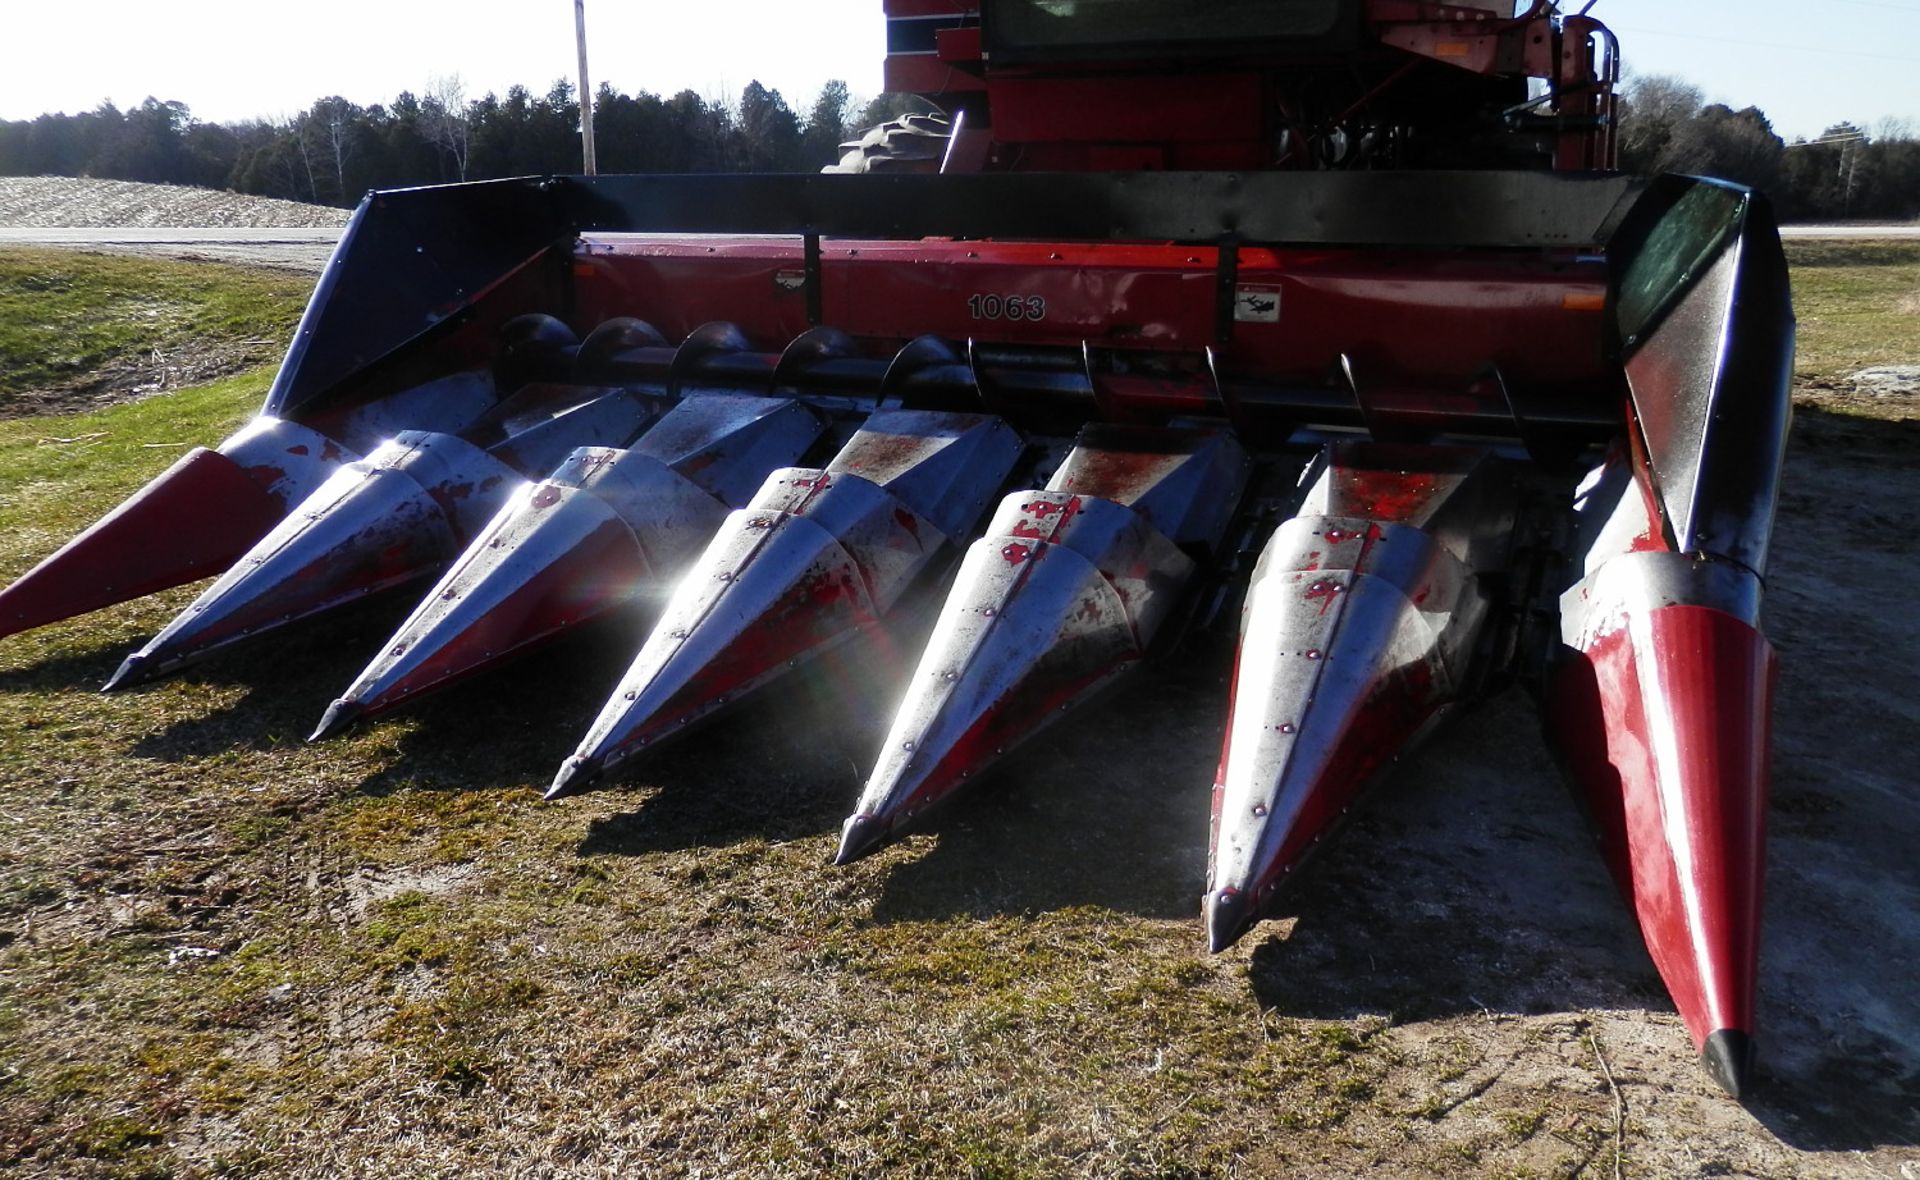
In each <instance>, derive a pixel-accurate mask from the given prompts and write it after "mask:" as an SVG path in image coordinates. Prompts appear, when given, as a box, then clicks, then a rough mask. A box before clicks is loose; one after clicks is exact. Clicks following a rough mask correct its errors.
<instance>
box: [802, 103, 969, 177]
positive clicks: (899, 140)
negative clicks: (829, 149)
mask: <svg viewBox="0 0 1920 1180" xmlns="http://www.w3.org/2000/svg"><path fill="white" fill-rule="evenodd" d="M952 134H953V124H952V123H950V122H948V120H947V117H946V116H945V115H902V116H900V117H899V118H898V119H889V120H887V121H886V122H885V123H882V124H880V125H879V126H878V127H875V128H873V129H871V130H869V131H868V132H867V133H866V134H865V135H863V136H861V137H860V138H859V139H856V140H850V141H848V142H847V143H843V144H841V145H840V162H839V163H838V164H829V165H827V166H826V167H825V168H822V169H821V171H822V172H938V171H940V160H941V158H942V157H943V156H945V155H946V153H947V138H948V136H950V135H952Z"/></svg>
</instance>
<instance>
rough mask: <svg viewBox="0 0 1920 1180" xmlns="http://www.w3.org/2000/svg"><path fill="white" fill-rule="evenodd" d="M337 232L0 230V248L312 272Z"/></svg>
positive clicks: (230, 228)
mask: <svg viewBox="0 0 1920 1180" xmlns="http://www.w3.org/2000/svg"><path fill="white" fill-rule="evenodd" d="M339 240H340V230H339V229H337V228H336V229H260V228H252V227H247V228H242V227H237V226H212V227H207V228H202V229H171V228H168V229H137V228H119V227H115V228H99V227H93V228H84V229H47V228H40V227H31V228H29V227H22V226H0V246H9V245H19V246H73V247H79V248H81V249H88V250H111V251H113V252H115V253H128V254H151V255H159V256H161V257H165V258H193V259H211V260H213V261H215V262H233V263H239V264H241V265H244V266H270V267H279V268H282V269H287V270H298V271H306V272H308V273H312V272H315V271H318V270H319V269H320V268H321V267H323V266H325V265H326V264H327V258H328V257H329V256H330V255H331V254H332V253H333V247H334V243H336V242H338V241H339Z"/></svg>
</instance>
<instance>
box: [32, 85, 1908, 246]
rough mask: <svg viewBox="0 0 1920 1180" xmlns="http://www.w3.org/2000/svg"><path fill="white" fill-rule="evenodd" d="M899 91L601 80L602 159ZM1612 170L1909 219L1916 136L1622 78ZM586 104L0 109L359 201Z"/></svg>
mask: <svg viewBox="0 0 1920 1180" xmlns="http://www.w3.org/2000/svg"><path fill="white" fill-rule="evenodd" d="M915 101H916V100H914V99H912V98H911V97H910V96H906V95H882V96H880V97H879V98H877V99H874V100H873V101H871V102H865V103H863V102H860V101H857V100H856V99H854V98H853V96H852V95H851V94H850V93H849V92H848V89H847V85H846V83H844V82H839V81H832V82H828V83H826V84H825V85H824V86H822V87H821V89H820V93H819V95H818V96H817V97H816V98H815V99H814V101H813V104H812V105H811V106H810V107H809V108H808V109H807V111H806V112H805V114H804V115H803V114H801V113H800V112H797V111H795V110H794V109H793V108H792V107H790V106H789V105H788V104H787V101H786V100H785V99H784V98H782V97H781V95H780V92H779V91H778V90H770V89H768V88H766V87H764V86H762V85H761V84H760V83H759V82H757V81H755V82H750V83H748V84H747V86H746V87H745V89H743V90H742V91H741V93H740V97H739V100H738V101H737V102H729V101H721V100H709V99H705V98H702V97H701V96H700V95H698V94H695V93H694V92H692V91H690V90H683V91H681V92H680V93H678V94H675V95H672V96H671V97H661V96H660V95H657V94H651V93H649V92H647V91H644V90H642V91H639V92H638V93H635V94H623V93H621V92H620V91H618V90H616V89H615V88H613V87H612V86H608V85H602V86H601V87H600V88H599V90H598V92H597V93H596V96H595V99H594V111H593V129H594V139H595V145H596V148H597V152H598V156H599V165H600V169H601V171H603V172H806V171H813V170H815V169H818V168H820V167H822V166H823V165H826V164H830V163H832V162H833V161H834V160H835V159H836V158H837V157H838V145H839V144H840V142H841V141H842V140H843V139H846V138H848V137H849V136H850V135H852V134H854V133H856V132H858V131H859V130H861V129H863V128H866V127H869V126H872V125H873V124H875V123H879V122H881V121H884V120H886V119H888V118H891V117H893V116H894V115H897V114H899V113H901V112H902V111H904V110H907V109H911V107H912V105H913V103H914V102H915ZM1620 108H1621V114H1620V127H1619V142H1620V158H1621V166H1622V167H1623V168H1625V169H1627V170H1629V171H1634V172H1689V173H1694V174H1697V175H1706V176H1720V177H1724V178H1726V179H1729V180H1735V181H1739V182H1741V183H1743V184H1750V185H1753V186H1754V187H1756V188H1760V189H1763V190H1765V191H1766V192H1768V193H1769V194H1770V195H1772V197H1773V199H1774V201H1775V202H1776V204H1777V205H1778V206H1779V209H1780V213H1781V215H1782V216H1783V217H1785V218H1787V219H1791V220H1828V219H1847V218H1882V219H1897V220H1908V219H1913V218H1920V139H1916V137H1915V135H1914V134H1913V132H1912V130H1911V128H1910V127H1908V126H1906V125H1903V124H1898V123H1890V124H1886V125H1883V126H1881V127H1879V128H1877V129H1875V130H1873V131H1867V130H1864V129H1862V128H1859V127H1856V126H1855V125H1853V124H1851V123H1839V124H1835V125H1834V126H1832V127H1830V128H1828V129H1827V130H1826V131H1825V132H1823V133H1822V134H1821V135H1819V136H1816V137H1815V138H1813V139H1811V140H1800V141H1796V142H1793V143H1789V142H1787V141H1786V140H1785V139H1783V138H1782V137H1781V136H1780V135H1778V134H1777V133H1776V132H1775V131H1774V130H1773V125H1772V123H1771V122H1769V121H1768V119H1767V116H1766V113H1765V112H1764V111H1762V110H1761V109H1760V108H1758V107H1752V106H1750V107H1747V108H1745V109H1744V110H1734V109H1733V108H1731V107H1729V106H1726V105H1724V104H1720V103H1711V104H1710V103H1707V102H1706V101H1705V99H1704V97H1703V96H1702V94H1701V92H1700V90H1699V88H1698V87H1696V86H1693V85H1691V84H1690V83H1688V82H1686V81H1685V80H1683V79H1680V78H1674V77H1669V76H1665V75H1646V76H1642V77H1638V78H1634V79H1632V80H1630V81H1629V82H1628V84H1627V86H1626V87H1625V88H1624V92H1623V95H1622V98H1621V103H1620ZM579 127H580V103H579V101H578V98H577V96H576V94H575V92H574V88H573V86H572V85H571V84H570V83H568V82H565V81H561V82H556V83H554V84H553V86H552V87H550V88H549V89H548V91H547V92H546V93H545V94H544V95H535V94H533V93H531V92H529V91H528V90H527V89H526V88H525V87H522V86H515V87H513V88H512V89H510V90H508V91H507V93H506V95H505V97H500V96H498V95H496V94H493V93H488V94H486V95H485V96H483V97H481V98H476V99H469V98H468V97H467V96H466V93H465V91H464V88H463V87H462V85H461V83H460V81H459V79H458V78H457V77H456V78H438V79H434V80H433V81H432V82H431V83H430V84H429V86H428V87H427V89H426V91H425V93H423V94H418V95H416V94H414V93H411V92H408V93H403V94H401V95H400V96H399V97H398V98H396V99H394V100H393V101H392V102H391V103H388V104H384V105H383V104H375V105H373V106H364V107H363V106H360V105H358V104H356V103H352V102H349V101H347V100H346V99H344V98H340V97H337V96H336V97H329V98H323V99H321V100H319V101H318V102H316V103H314V104H313V106H312V107H310V108H308V109H307V110H305V111H302V112H300V113H299V114H298V115H295V116H293V117H291V118H282V119H256V120H251V121H247V122H241V123H208V122H202V121H200V120H198V119H195V118H194V117H193V113H192V111H190V110H189V109H188V107H187V106H186V105H185V104H184V103H179V102H162V101H160V100H158V99H153V98H149V99H147V100H146V101H145V102H143V103H141V104H140V105H139V106H137V107H133V108H131V109H128V110H124V111H123V110H120V109H118V108H117V107H115V106H113V105H112V104H111V103H106V104H102V105H101V106H100V107H99V108H98V109H96V110H93V111H88V112H85V113H83V114H78V115H68V114H47V115H41V116H39V117H38V118H35V119H23V120H14V121H3V120H0V176H92V177H100V178H106V179H116V180H145V181H156V182H159V183H163V184H188V185H200V186H204V187H208V188H227V189H234V190H236V191H239V192H243V193H253V194H258V195H261V196H271V197H284V198H287V199H290V200H298V201H311V202H316V203H320V204H331V205H352V204H354V203H355V202H356V201H358V200H359V198H360V196H361V195H362V194H363V193H365V192H366V191H367V190H368V189H372V188H396V187H403V186H407V185H416V184H436V183H442V182H448V181H457V180H482V179H489V178H493V177H501V176H524V175H530V174H541V173H568V172H576V171H578V170H579V166H580V140H579Z"/></svg>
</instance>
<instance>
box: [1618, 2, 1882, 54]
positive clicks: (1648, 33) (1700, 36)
mask: <svg viewBox="0 0 1920 1180" xmlns="http://www.w3.org/2000/svg"><path fill="white" fill-rule="evenodd" d="M1854 2H1855V3H1863V2H1864V0H1854ZM1611 27H1612V29H1613V30H1614V32H1616V33H1633V34H1636V35H1638V36H1642V37H1677V38H1679V39H1681V40H1684V41H1711V42H1712V43H1714V44H1716V45H1745V46H1749V47H1752V48H1755V49H1784V50H1787V51H1788V52H1791V53H1824V54H1829V55H1832V56H1835V57H1863V58H1874V59H1877V60H1879V61H1902V62H1908V63H1910V64H1913V65H1920V57H1904V56H1901V55H1899V54H1894V53H1866V52H1862V51H1861V50H1857V49H1822V48H1820V47H1819V46H1815V45H1788V44H1786V43H1784V42H1780V41H1747V40H1744V39H1741V38H1738V37H1722V36H1719V35H1717V34H1707V33H1675V32H1671V31H1669V30H1667V29H1636V28H1632V27H1630V26H1627V25H1613V26H1611Z"/></svg>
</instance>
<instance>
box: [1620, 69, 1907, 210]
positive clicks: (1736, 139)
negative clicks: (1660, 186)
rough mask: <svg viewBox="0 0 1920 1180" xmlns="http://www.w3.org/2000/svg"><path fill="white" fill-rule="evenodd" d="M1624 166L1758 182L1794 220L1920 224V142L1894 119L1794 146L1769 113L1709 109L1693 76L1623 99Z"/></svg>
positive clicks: (1837, 128)
mask: <svg viewBox="0 0 1920 1180" xmlns="http://www.w3.org/2000/svg"><path fill="white" fill-rule="evenodd" d="M1620 106H1621V114H1620V133H1619V134H1620V138H1619V143H1620V166H1621V167H1622V168H1624V169H1626V170H1627V171H1630V172H1644V173H1652V172H1686V173H1691V174H1693V175H1696V176H1718V177H1721V178H1723V179H1726V180H1734V181H1738V182H1740V183H1741V184H1746V185H1752V186H1753V187H1754V188H1757V189H1761V190H1763V191H1764V192H1766V193H1767V194H1768V196H1770V197H1771V198H1772V199H1773V201H1774V204H1775V206H1776V208H1777V210H1778V212H1779V214H1780V216H1781V218H1782V219H1784V220H1789V221H1844V220H1848V219H1862V220H1891V221H1911V220H1914V219H1916V218H1920V139H1917V138H1916V137H1915V135H1914V132H1913V129H1912V127H1911V126H1910V125H1908V124H1906V123H1903V122H1899V121H1887V122H1885V123H1883V124H1882V125H1880V126H1879V127H1877V128H1876V129H1874V130H1872V131H1869V130H1866V129H1864V128H1861V127H1858V126H1856V125H1854V124H1852V123H1836V124H1834V125H1833V126H1831V127H1828V128H1827V129H1826V130H1825V131H1823V132H1821V133H1820V134H1819V135H1817V136H1814V137H1813V138H1812V139H1802V140H1795V141H1793V142H1791V143H1789V142H1788V141H1787V140H1785V139H1783V138H1781V136H1780V135H1779V134H1778V133H1776V132H1775V131H1774V129H1773V124H1772V123H1771V122H1770V121H1769V120H1768V119H1767V115H1766V112H1765V111H1762V110H1761V109H1760V108H1759V107H1753V106H1750V107H1746V108H1745V109H1743V110H1737V111H1736V110H1734V109H1733V108H1732V107H1729V106H1727V105H1726V104H1724V103H1709V102H1707V101H1706V100H1705V97H1704V96H1703V95H1702V94H1701V93H1700V88H1699V87H1697V86H1695V85H1693V84H1692V83H1690V82H1687V81H1686V80H1685V79H1683V78H1675V77H1671V76H1668V75H1664V74H1649V75H1643V76H1641V77H1637V78H1633V79H1631V80H1629V82H1628V84H1627V85H1626V87H1625V89H1624V93H1623V94H1622V96H1621V102H1620Z"/></svg>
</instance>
